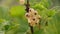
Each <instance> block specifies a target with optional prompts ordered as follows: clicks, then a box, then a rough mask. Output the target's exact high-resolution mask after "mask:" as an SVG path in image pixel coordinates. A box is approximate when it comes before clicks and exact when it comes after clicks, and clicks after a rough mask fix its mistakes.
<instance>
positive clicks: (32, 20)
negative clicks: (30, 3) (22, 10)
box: [25, 8, 41, 26]
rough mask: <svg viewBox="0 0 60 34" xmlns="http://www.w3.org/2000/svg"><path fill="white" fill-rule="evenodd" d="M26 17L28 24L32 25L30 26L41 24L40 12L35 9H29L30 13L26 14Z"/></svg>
mask: <svg viewBox="0 0 60 34" xmlns="http://www.w3.org/2000/svg"><path fill="white" fill-rule="evenodd" d="M25 17H26V18H27V19H28V23H29V24H30V26H35V25H36V24H39V20H40V18H41V16H40V15H39V14H38V12H37V11H36V10H34V9H33V8H29V12H27V13H26V14H25Z"/></svg>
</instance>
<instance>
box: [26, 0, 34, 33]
mask: <svg viewBox="0 0 60 34" xmlns="http://www.w3.org/2000/svg"><path fill="white" fill-rule="evenodd" d="M25 6H26V12H29V8H30V4H29V0H27V3H26V5H25ZM29 27H30V30H31V34H33V32H34V30H33V26H31V25H30V24H29Z"/></svg>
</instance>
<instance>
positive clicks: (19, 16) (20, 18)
mask: <svg viewBox="0 0 60 34" xmlns="http://www.w3.org/2000/svg"><path fill="white" fill-rule="evenodd" d="M54 1H55V0H30V4H31V5H30V7H32V8H34V9H35V10H37V11H38V13H39V14H40V15H41V17H42V20H41V29H40V30H39V29H38V27H37V26H36V27H34V34H60V27H59V26H60V6H57V7H56V6H54V3H53V2H54ZM57 1H58V0H56V1H55V2H57ZM32 2H33V3H32ZM52 4H53V5H52ZM55 5H57V4H55ZM58 5H59V4H58ZM25 12H26V11H25V6H24V5H20V4H19V0H8V1H7V0H1V2H0V34H31V33H30V29H29V26H28V22H27V19H26V18H25V15H24V14H25ZM46 21H47V22H48V26H45V22H46Z"/></svg>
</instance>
